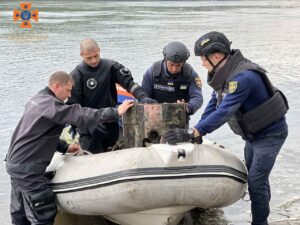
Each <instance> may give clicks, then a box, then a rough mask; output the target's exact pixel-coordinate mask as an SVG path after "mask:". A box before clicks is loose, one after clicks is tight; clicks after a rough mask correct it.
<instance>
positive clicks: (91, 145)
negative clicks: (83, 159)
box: [79, 122, 119, 154]
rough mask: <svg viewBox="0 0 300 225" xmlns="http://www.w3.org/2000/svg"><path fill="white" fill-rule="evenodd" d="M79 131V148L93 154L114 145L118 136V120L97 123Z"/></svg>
mask: <svg viewBox="0 0 300 225" xmlns="http://www.w3.org/2000/svg"><path fill="white" fill-rule="evenodd" d="M80 131H81V130H79V143H80V146H81V148H82V149H83V150H88V151H90V152H91V153H94V154H95V153H102V152H105V151H107V148H108V147H112V146H114V145H115V143H116V141H117V140H118V138H119V124H118V122H113V123H104V124H101V125H98V126H95V127H93V128H90V129H89V130H88V132H80Z"/></svg>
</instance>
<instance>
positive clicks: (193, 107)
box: [187, 71, 203, 115]
mask: <svg viewBox="0 0 300 225" xmlns="http://www.w3.org/2000/svg"><path fill="white" fill-rule="evenodd" d="M189 97H190V100H189V102H188V103H187V107H188V113H189V114H190V115H192V114H194V113H195V112H196V111H197V110H198V109H200V107H201V106H202V104H203V96H202V84H201V80H200V77H199V76H198V74H197V73H196V72H195V71H194V73H193V79H192V81H191V85H190V87H189Z"/></svg>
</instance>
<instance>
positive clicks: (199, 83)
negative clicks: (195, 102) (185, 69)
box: [195, 76, 202, 88]
mask: <svg viewBox="0 0 300 225" xmlns="http://www.w3.org/2000/svg"><path fill="white" fill-rule="evenodd" d="M195 83H196V85H197V87H199V88H202V81H201V79H200V77H199V76H196V77H195Z"/></svg>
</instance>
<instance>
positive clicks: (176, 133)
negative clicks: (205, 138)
mask: <svg viewBox="0 0 300 225" xmlns="http://www.w3.org/2000/svg"><path fill="white" fill-rule="evenodd" d="M163 139H164V141H165V142H167V143H169V144H171V145H175V144H177V143H180V142H192V143H197V144H201V143H202V137H201V136H199V137H196V138H194V135H193V134H189V133H188V132H187V130H186V129H180V128H175V129H169V130H167V131H166V132H165V133H164V135H163Z"/></svg>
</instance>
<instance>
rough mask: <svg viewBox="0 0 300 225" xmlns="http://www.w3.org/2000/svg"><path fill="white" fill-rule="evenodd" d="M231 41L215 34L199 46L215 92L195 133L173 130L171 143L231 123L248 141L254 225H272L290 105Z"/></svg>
mask: <svg viewBox="0 0 300 225" xmlns="http://www.w3.org/2000/svg"><path fill="white" fill-rule="evenodd" d="M230 45H231V42H230V41H229V40H228V39H227V37H226V36H225V35H224V34H222V33H220V32H215V31H213V32H209V33H207V34H205V35H203V36H202V37H200V38H199V39H198V40H197V41H196V43H195V55H196V56H200V57H201V61H202V65H203V66H204V67H206V69H207V70H208V76H207V81H208V84H209V85H210V86H211V87H212V88H213V89H214V91H213V93H212V97H211V100H210V101H209V103H208V105H207V107H206V109H205V111H204V113H203V115H202V117H201V120H200V121H199V123H198V124H197V125H196V126H195V127H194V128H193V134H191V136H190V137H189V138H185V140H178V139H179V138H176V137H180V135H179V134H182V135H181V136H183V137H186V136H187V135H184V134H185V133H186V132H185V131H184V130H169V131H167V132H166V134H165V136H164V139H165V140H166V141H167V142H169V143H173V144H174V143H177V142H178V141H186V140H187V139H194V138H195V137H199V136H200V137H201V136H204V135H206V134H208V133H211V132H213V131H214V130H216V129H217V128H219V127H220V126H222V125H223V124H224V123H226V122H228V124H229V126H230V128H231V129H232V131H233V132H234V133H235V134H237V135H240V136H241V137H242V138H243V139H244V140H245V148H244V155H245V161H246V166H247V169H248V171H249V174H248V189H249V194H250V199H251V211H252V225H266V224H268V222H267V218H268V216H269V213H270V209H269V201H270V199H271V191H270V185H269V175H270V173H271V170H272V168H273V166H274V163H275V160H276V157H277V155H278V153H279V151H280V149H281V147H282V145H283V143H284V142H285V139H286V137H287V134H288V128H287V123H286V119H285V113H286V112H287V110H288V103H287V100H286V98H285V96H284V95H283V93H282V92H281V91H280V90H278V89H277V88H275V87H274V86H273V85H272V84H271V82H270V80H269V79H268V77H267V75H266V71H265V70H264V69H263V68H262V67H260V66H259V65H257V64H255V63H252V62H251V61H250V60H248V59H246V58H244V56H243V55H242V53H241V51H240V50H238V49H231V48H230Z"/></svg>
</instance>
